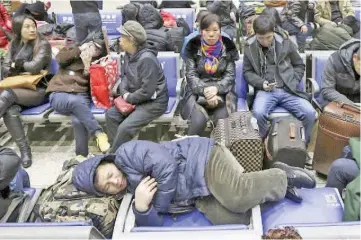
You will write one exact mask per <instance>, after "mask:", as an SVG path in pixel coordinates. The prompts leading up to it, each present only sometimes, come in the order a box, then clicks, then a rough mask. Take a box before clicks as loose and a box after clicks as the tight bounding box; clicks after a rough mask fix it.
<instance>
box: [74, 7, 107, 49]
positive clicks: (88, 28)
mask: <svg viewBox="0 0 361 240" xmlns="http://www.w3.org/2000/svg"><path fill="white" fill-rule="evenodd" d="M73 17H74V25H75V32H76V41H77V42H78V43H81V42H83V41H84V40H85V39H86V37H87V36H88V34H89V33H91V32H101V30H102V18H101V16H100V13H99V12H90V13H77V14H73Z"/></svg>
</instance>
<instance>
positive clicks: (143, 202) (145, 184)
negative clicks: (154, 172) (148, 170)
mask: <svg viewBox="0 0 361 240" xmlns="http://www.w3.org/2000/svg"><path fill="white" fill-rule="evenodd" d="M156 192H157V182H156V181H155V178H151V177H149V176H148V177H146V178H144V179H143V180H142V181H141V182H140V183H139V185H138V187H137V189H135V209H136V210H137V211H138V212H146V211H148V209H149V205H150V203H151V202H152V200H153V197H154V194H155V193H156Z"/></svg>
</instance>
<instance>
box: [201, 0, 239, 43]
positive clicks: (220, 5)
mask: <svg viewBox="0 0 361 240" xmlns="http://www.w3.org/2000/svg"><path fill="white" fill-rule="evenodd" d="M207 9H208V11H210V12H211V13H214V14H217V15H218V16H219V17H220V19H221V24H222V32H225V33H226V34H227V35H228V36H229V37H230V38H231V39H232V40H233V39H234V38H235V37H237V27H236V22H237V18H238V12H237V8H236V6H235V5H234V4H233V2H232V1H228V0H207Z"/></svg>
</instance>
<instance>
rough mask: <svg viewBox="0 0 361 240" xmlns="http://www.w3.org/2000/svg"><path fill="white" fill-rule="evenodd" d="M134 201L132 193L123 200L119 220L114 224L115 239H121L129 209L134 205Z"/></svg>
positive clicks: (118, 215)
mask: <svg viewBox="0 0 361 240" xmlns="http://www.w3.org/2000/svg"><path fill="white" fill-rule="evenodd" d="M132 199H133V194H130V193H127V194H126V195H125V196H124V197H123V199H122V203H121V204H120V207H119V210H118V214H117V218H116V220H115V224H114V232H113V239H120V238H121V237H120V236H121V235H122V234H123V232H124V225H125V221H126V219H127V214H128V211H129V208H131V205H132Z"/></svg>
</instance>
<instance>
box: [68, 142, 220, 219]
mask: <svg viewBox="0 0 361 240" xmlns="http://www.w3.org/2000/svg"><path fill="white" fill-rule="evenodd" d="M213 145H214V140H212V139H209V138H200V137H191V138H186V139H181V140H175V141H171V142H162V143H154V142H149V141H130V142H127V143H125V144H123V145H122V146H121V147H119V148H118V150H117V152H116V153H115V156H114V155H104V156H103V155H102V156H96V157H93V158H91V159H89V160H87V161H85V162H83V163H81V164H79V165H78V166H76V167H75V169H74V172H73V179H72V180H73V184H74V186H75V187H76V188H77V189H79V190H81V191H84V192H87V193H90V194H95V195H98V196H101V195H102V194H101V193H99V192H97V191H96V190H95V188H94V174H95V170H96V168H97V167H98V165H99V163H100V162H101V161H103V160H109V159H113V160H114V164H115V165H116V166H117V167H118V168H119V169H120V170H121V171H122V172H123V173H124V174H125V175H126V176H127V183H128V186H127V191H129V192H130V193H132V194H134V193H135V189H136V187H137V186H138V184H139V183H140V181H141V180H142V179H143V178H145V177H146V176H151V177H153V178H155V179H156V181H157V188H158V191H157V193H156V194H155V196H154V198H153V201H152V206H151V207H150V209H149V210H148V211H147V212H142V213H141V212H137V211H136V210H135V208H134V205H133V211H134V214H135V217H136V224H137V225H138V226H162V224H163V221H162V216H161V215H160V214H159V213H172V212H177V209H180V208H182V207H187V206H188V205H189V204H192V203H194V200H195V199H196V198H197V197H204V196H208V195H210V192H209V190H208V188H207V185H206V180H205V177H204V173H205V167H206V164H207V162H208V159H209V157H210V153H211V149H212V147H213Z"/></svg>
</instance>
